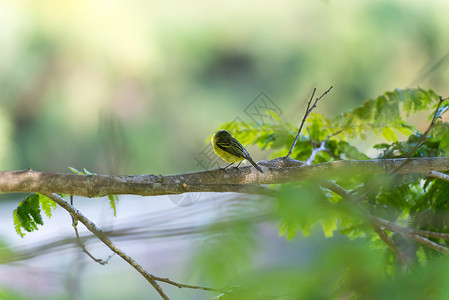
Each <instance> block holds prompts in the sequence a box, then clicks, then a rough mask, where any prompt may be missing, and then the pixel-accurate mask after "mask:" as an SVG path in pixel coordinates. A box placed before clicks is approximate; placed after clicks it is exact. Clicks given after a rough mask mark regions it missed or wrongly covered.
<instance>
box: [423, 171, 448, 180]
mask: <svg viewBox="0 0 449 300" xmlns="http://www.w3.org/2000/svg"><path fill="white" fill-rule="evenodd" d="M428 175H429V177H434V178H438V179H441V180H444V181H449V175H447V174H444V173H441V172H437V171H429V174H428Z"/></svg>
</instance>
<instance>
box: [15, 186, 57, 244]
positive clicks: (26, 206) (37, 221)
mask: <svg viewBox="0 0 449 300" xmlns="http://www.w3.org/2000/svg"><path fill="white" fill-rule="evenodd" d="M55 208H56V203H54V202H53V201H52V200H50V199H48V198H47V197H45V196H44V195H41V194H38V193H35V194H31V195H29V196H28V197H27V198H26V199H25V200H23V201H21V202H19V205H18V206H17V208H16V209H15V210H14V212H13V220H14V228H15V229H16V232H17V234H18V235H19V236H21V237H24V236H25V233H24V232H23V231H22V229H24V230H25V231H28V232H32V231H34V230H37V229H38V226H37V225H44V221H43V219H42V215H41V209H42V210H43V211H44V213H45V215H46V216H47V217H48V218H51V215H52V210H53V209H55Z"/></svg>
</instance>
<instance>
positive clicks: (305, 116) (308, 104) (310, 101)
mask: <svg viewBox="0 0 449 300" xmlns="http://www.w3.org/2000/svg"><path fill="white" fill-rule="evenodd" d="M332 88H333V86H331V87H330V88H329V89H328V90H327V91H325V92H324V93H323V94H322V95H321V96H320V97H318V98H316V100H315V102H314V103H313V105H312V106H310V104H312V100H313V96H315V92H316V88H314V89H313V92H312V95H311V96H310V99H309V102H307V109H306V112H305V114H304V117H303V119H302V121H301V125H300V126H299V129H298V133H297V134H296V137H295V140H294V141H293V144H292V146H291V147H290V150H289V151H288V154H287V155H286V156H285V158H290V155H291V154H292V152H293V148H295V145H296V143H297V142H298V138H299V134H300V133H301V130H302V127H303V126H304V123H305V122H306V119H307V117H308V116H309V114H310V113H311V112H312V110H313V109H314V108H315V107H316V104H317V103H318V101H320V100H321V98H323V97H324V96H325V95H327V93H329V92H330V90H331V89H332Z"/></svg>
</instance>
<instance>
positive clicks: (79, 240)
mask: <svg viewBox="0 0 449 300" xmlns="http://www.w3.org/2000/svg"><path fill="white" fill-rule="evenodd" d="M70 205H72V206H73V195H70ZM70 216H71V217H72V227H73V229H74V230H75V235H76V243H77V244H78V246H79V247H80V248H81V250H83V252H84V253H86V254H87V256H89V257H90V258H91V259H92V260H93V261H95V262H97V263H99V264H100V265H105V264H107V263H108V262H109V259H111V257H112V255H109V257H108V258H107V259H106V260H103V259H101V258H96V257H94V256H93V255H92V254H91V253H90V252H89V251H88V250H87V248H86V246H85V245H84V243H83V242H82V241H81V239H80V235H79V232H78V219H76V218H75V216H74V215H72V214H71V215H70Z"/></svg>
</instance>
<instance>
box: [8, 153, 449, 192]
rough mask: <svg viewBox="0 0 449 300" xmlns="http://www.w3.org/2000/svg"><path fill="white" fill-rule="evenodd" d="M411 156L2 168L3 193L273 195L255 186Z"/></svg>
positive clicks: (410, 168)
mask: <svg viewBox="0 0 449 300" xmlns="http://www.w3.org/2000/svg"><path fill="white" fill-rule="evenodd" d="M404 160H406V159H405V158H397V159H383V160H379V159H377V160H341V161H333V162H327V163H321V164H314V165H310V166H306V165H305V164H304V163H303V162H300V161H296V160H292V159H288V158H287V159H286V158H277V159H274V160H271V161H268V162H260V163H259V164H260V165H261V166H262V168H263V169H264V171H265V173H263V174H261V173H259V172H257V170H255V169H254V168H253V167H250V166H248V167H241V168H240V170H237V169H230V170H228V171H224V170H221V169H217V170H209V171H202V172H196V173H186V174H179V175H168V176H162V175H135V176H113V175H77V174H61V173H44V172H36V171H33V170H24V171H3V172H0V193H31V192H37V193H42V194H48V193H58V194H70V195H78V196H84V197H101V196H105V195H119V194H132V195H142V196H155V195H170V194H182V193H188V192H240V193H249V194H265V195H271V193H272V192H271V191H270V190H269V189H267V188H265V187H261V186H258V185H254V184H277V183H285V182H291V181H298V180H304V179H308V178H313V177H320V178H323V179H332V178H335V177H337V176H345V175H347V174H358V175H362V174H371V175H372V174H382V173H386V172H388V171H390V170H393V169H395V168H397V167H398V166H400V165H401V164H402V163H403V161H404ZM430 171H438V172H444V171H449V158H448V157H424V158H411V159H410V162H409V163H408V164H406V165H405V166H403V167H402V168H401V169H400V170H399V173H401V174H408V173H420V174H425V175H427V174H428V173H429V172H430Z"/></svg>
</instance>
